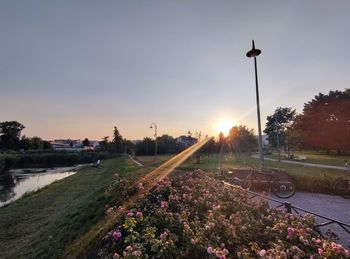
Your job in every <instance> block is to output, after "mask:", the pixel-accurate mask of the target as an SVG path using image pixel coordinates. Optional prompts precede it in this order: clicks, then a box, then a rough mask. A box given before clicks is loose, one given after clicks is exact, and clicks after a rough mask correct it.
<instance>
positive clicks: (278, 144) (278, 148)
mask: <svg viewBox="0 0 350 259" xmlns="http://www.w3.org/2000/svg"><path fill="white" fill-rule="evenodd" d="M275 128H276V140H277V150H278V161H281V156H280V141H279V139H278V126H277V113H276V114H275Z"/></svg>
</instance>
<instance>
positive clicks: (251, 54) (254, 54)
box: [247, 40, 264, 169]
mask: <svg viewBox="0 0 350 259" xmlns="http://www.w3.org/2000/svg"><path fill="white" fill-rule="evenodd" d="M252 43H253V47H252V49H251V50H250V51H248V52H247V57H248V58H254V67H255V86H256V107H257V114H258V131H259V155H260V169H261V168H262V167H263V166H264V155H263V150H262V136H261V122H260V104H259V87H258V71H257V64H256V57H257V56H259V55H260V53H261V50H260V49H256V48H255V44H254V40H253V41H252Z"/></svg>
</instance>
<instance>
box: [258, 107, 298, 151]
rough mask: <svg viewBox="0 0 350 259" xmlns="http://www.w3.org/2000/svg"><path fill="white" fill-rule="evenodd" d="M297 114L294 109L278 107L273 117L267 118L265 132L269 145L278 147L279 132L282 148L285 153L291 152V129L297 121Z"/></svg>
mask: <svg viewBox="0 0 350 259" xmlns="http://www.w3.org/2000/svg"><path fill="white" fill-rule="evenodd" d="M295 116H296V112H295V110H294V109H292V108H283V107H278V108H277V109H276V110H275V112H274V113H273V114H272V115H269V116H267V122H266V128H265V130H264V132H265V133H266V134H267V136H268V138H269V143H270V144H271V145H272V146H273V147H277V132H278V140H279V144H280V146H283V148H284V151H285V152H288V151H289V144H290V129H291V125H292V123H293V121H294V119H295Z"/></svg>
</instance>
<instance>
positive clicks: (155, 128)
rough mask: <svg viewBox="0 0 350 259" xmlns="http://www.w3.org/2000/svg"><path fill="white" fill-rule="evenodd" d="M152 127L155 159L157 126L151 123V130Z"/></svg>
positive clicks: (155, 155)
mask: <svg viewBox="0 0 350 259" xmlns="http://www.w3.org/2000/svg"><path fill="white" fill-rule="evenodd" d="M152 126H154V157H155V158H157V124H155V123H154V122H152V123H151V126H150V128H151V129H152V128H153V127H152Z"/></svg>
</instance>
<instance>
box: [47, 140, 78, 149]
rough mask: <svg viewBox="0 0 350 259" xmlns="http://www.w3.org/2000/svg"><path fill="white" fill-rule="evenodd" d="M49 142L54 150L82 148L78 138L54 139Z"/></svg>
mask: <svg viewBox="0 0 350 259" xmlns="http://www.w3.org/2000/svg"><path fill="white" fill-rule="evenodd" d="M50 143H51V146H52V148H53V149H54V150H66V151H82V150H83V149H84V148H83V147H82V142H81V141H80V140H73V139H55V140H54V141H51V142H50Z"/></svg>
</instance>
